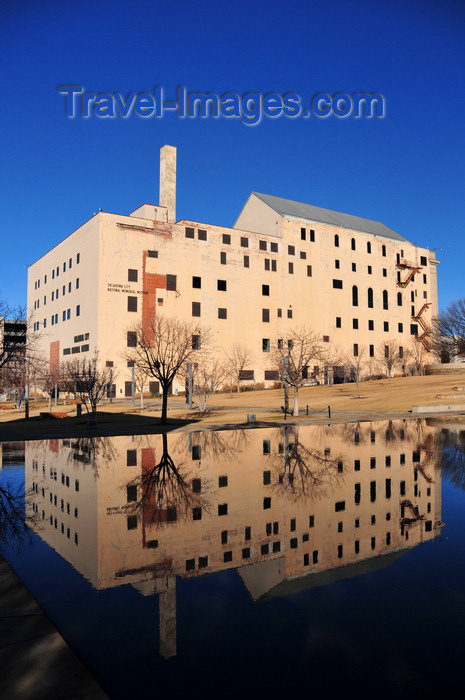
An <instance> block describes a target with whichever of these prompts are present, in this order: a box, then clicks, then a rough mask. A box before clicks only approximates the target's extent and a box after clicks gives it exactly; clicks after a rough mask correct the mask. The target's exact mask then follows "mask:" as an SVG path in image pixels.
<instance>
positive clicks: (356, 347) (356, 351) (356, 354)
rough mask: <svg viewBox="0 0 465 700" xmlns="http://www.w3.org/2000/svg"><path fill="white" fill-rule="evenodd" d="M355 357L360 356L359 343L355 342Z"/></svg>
mask: <svg viewBox="0 0 465 700" xmlns="http://www.w3.org/2000/svg"><path fill="white" fill-rule="evenodd" d="M354 357H358V343H354Z"/></svg>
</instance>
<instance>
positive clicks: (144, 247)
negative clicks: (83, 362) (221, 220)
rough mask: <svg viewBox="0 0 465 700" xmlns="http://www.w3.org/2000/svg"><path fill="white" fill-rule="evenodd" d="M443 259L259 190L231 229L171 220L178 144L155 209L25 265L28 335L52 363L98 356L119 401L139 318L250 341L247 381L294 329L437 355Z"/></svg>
mask: <svg viewBox="0 0 465 700" xmlns="http://www.w3.org/2000/svg"><path fill="white" fill-rule="evenodd" d="M436 266H437V260H436V257H435V254H434V252H432V251H430V250H428V249H427V248H421V247H418V246H416V245H414V244H413V243H410V242H409V241H408V240H406V239H405V238H404V237H402V236H400V235H399V234H397V233H396V232H394V231H392V230H391V229H389V228H388V227H386V226H384V225H383V224H380V223H378V222H375V221H370V220H368V219H362V218H360V217H356V216H351V215H347V214H341V213H338V212H334V211H330V210H326V209H322V208H320V207H314V206H311V205H306V204H301V203H298V202H293V201H291V200H285V199H281V198H279V197H271V196H269V195H263V194H260V193H252V194H251V195H250V197H249V199H248V200H247V202H246V204H245V205H244V207H243V209H242V211H241V212H240V214H239V216H238V219H237V221H236V223H235V225H234V227H232V228H227V227H222V226H215V225H210V224H207V223H200V222H197V221H191V220H180V221H176V149H175V148H174V147H172V146H164V147H163V148H162V149H161V163H160V204H159V205H149V204H144V205H142V206H141V207H139V208H138V209H136V210H135V211H133V212H132V213H131V214H130V215H129V216H127V215H120V214H112V213H107V212H101V211H99V212H98V213H96V214H95V215H94V216H93V217H92V218H91V219H89V220H88V221H86V222H85V223H84V224H83V225H82V226H80V227H79V228H78V229H77V230H75V231H74V232H73V233H71V234H70V235H69V236H68V237H67V238H65V239H64V240H63V241H61V242H60V243H58V244H57V245H56V246H55V247H54V248H52V249H51V250H50V251H48V252H47V253H46V254H45V255H44V256H43V257H41V258H40V259H39V260H37V261H36V262H35V263H34V264H32V265H31V266H30V268H29V275H28V309H29V311H30V313H31V315H32V319H33V320H32V322H31V329H30V330H31V332H32V333H33V334H37V337H38V338H39V341H38V342H39V346H40V348H41V352H42V354H43V355H44V356H45V357H46V358H47V359H48V361H49V362H50V370H51V371H54V369H56V368H57V367H58V366H59V365H60V363H62V362H64V361H66V360H67V359H74V358H76V357H81V358H82V357H83V356H85V357H91V356H93V353H94V352H95V351H96V350H97V351H98V354H99V359H100V361H101V362H103V363H107V364H109V365H110V366H113V367H114V377H115V385H114V393H115V395H116V397H123V396H125V395H126V396H127V395H129V392H130V389H129V385H130V381H131V370H130V368H128V366H127V360H126V359H125V355H126V354H127V348H128V344H130V343H131V342H132V340H131V337H130V336H129V335H128V331H130V329H131V327H134V324H135V322H137V321H139V322H140V321H141V320H142V322H150V319H153V318H155V317H156V316H157V314H163V315H166V316H175V317H177V318H182V319H186V320H193V321H197V320H198V322H199V327H200V328H201V327H205V326H208V327H210V328H211V329H212V331H213V334H214V340H215V346H216V348H217V350H218V352H219V353H224V352H225V351H226V352H227V351H228V350H230V349H231V347H232V346H233V345H235V344H241V345H245V346H246V347H247V349H248V351H249V354H250V356H251V358H252V359H251V362H250V366H249V367H248V368H247V369H248V373H247V377H248V378H250V379H251V378H253V381H254V382H256V383H265V386H269V385H270V384H272V382H273V380H274V378H275V377H274V375H273V367H272V365H271V364H270V350H272V349H273V347H274V344H275V343H277V340H279V339H280V338H285V337H286V335H287V334H288V333H289V332H290V331H292V330H296V329H301V328H305V329H307V330H309V331H313V332H315V333H317V334H318V335H319V336H321V339H322V342H325V343H329V345H333V346H334V347H337V348H339V350H340V353H339V354H340V356H343V355H349V356H353V355H357V354H359V353H361V352H362V351H363V353H364V354H366V357H367V358H370V357H371V358H374V357H375V356H376V355H377V354H378V352H379V349H380V348H382V346H383V344H386V343H387V342H388V341H392V340H394V341H396V342H397V343H398V345H399V346H400V348H401V353H402V354H403V353H405V352H406V351H407V349H408V348H409V346H410V344H411V343H412V341H414V342H417V343H420V345H421V347H422V348H424V350H425V351H426V352H428V351H429V349H430V333H431V326H432V320H433V318H434V316H435V315H436V314H437V306H438V302H437V277H436ZM310 370H311V372H313V370H314V367H311V368H310ZM321 376H322V375H320V377H321ZM250 383H251V382H250ZM155 384H156V383H153V384H152V386H151V389H152V390H153V391H154V392H155V391H156V389H157V387H156V386H155ZM174 387H175V388H176V387H177V388H180V389H183V388H184V387H183V386H181V385H180V384H179V385H176V384H175V385H174Z"/></svg>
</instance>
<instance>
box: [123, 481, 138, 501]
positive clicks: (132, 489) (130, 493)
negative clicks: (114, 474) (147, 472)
mask: <svg viewBox="0 0 465 700" xmlns="http://www.w3.org/2000/svg"><path fill="white" fill-rule="evenodd" d="M134 501H137V486H133V485H131V486H126V502H127V503H133V502H134Z"/></svg>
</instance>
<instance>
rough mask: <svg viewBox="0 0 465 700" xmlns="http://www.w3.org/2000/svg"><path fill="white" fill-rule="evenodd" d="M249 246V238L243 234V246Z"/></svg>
mask: <svg viewBox="0 0 465 700" xmlns="http://www.w3.org/2000/svg"><path fill="white" fill-rule="evenodd" d="M248 247H249V239H248V238H245V236H241V248H248Z"/></svg>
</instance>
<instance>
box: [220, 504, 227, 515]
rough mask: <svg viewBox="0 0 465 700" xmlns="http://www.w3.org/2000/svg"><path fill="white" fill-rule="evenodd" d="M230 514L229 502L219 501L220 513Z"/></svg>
mask: <svg viewBox="0 0 465 700" xmlns="http://www.w3.org/2000/svg"><path fill="white" fill-rule="evenodd" d="M227 514H228V504H227V503H219V504H218V515H227Z"/></svg>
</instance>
